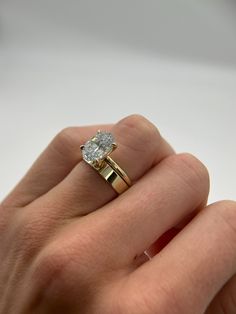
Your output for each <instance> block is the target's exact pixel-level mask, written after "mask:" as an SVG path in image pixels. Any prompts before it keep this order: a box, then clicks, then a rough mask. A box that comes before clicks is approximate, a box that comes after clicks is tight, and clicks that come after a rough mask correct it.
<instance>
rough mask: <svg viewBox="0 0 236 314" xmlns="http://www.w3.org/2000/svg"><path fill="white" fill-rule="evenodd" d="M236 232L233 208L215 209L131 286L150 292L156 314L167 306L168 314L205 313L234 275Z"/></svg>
mask: <svg viewBox="0 0 236 314" xmlns="http://www.w3.org/2000/svg"><path fill="white" fill-rule="evenodd" d="M235 226H236V203H235V202H233V201H224V202H218V203H215V204H212V205H210V206H208V207H207V208H205V210H203V211H201V212H200V213H199V214H198V215H197V216H196V217H195V218H194V219H193V220H192V221H191V222H190V224H189V225H187V226H186V227H185V228H184V229H183V231H182V232H180V233H179V234H178V235H177V236H176V237H175V238H174V239H173V240H172V241H171V242H170V243H169V244H168V245H167V246H166V248H165V249H164V250H163V251H162V252H161V253H160V254H159V255H157V256H156V257H154V258H153V259H152V260H151V261H150V262H149V263H146V264H145V265H143V266H142V267H141V268H139V269H138V270H137V271H136V272H134V273H133V280H134V281H135V282H136V281H138V282H139V284H140V285H141V286H139V289H143V290H144V291H149V293H150V295H149V297H150V300H152V304H153V306H154V308H155V307H156V308H155V310H154V311H153V312H154V313H155V311H156V312H158V308H159V307H160V306H161V304H160V303H162V305H163V304H165V306H167V302H168V311H169V312H170V313H172V312H171V309H175V311H174V310H173V312H174V313H193V314H195V313H196V314H197V313H204V312H205V310H206V308H207V306H208V305H209V303H210V302H211V300H212V299H213V297H214V296H215V295H216V294H217V292H218V291H219V290H220V289H221V288H222V287H223V286H224V285H225V283H226V282H228V280H230V278H231V277H232V276H233V275H234V274H235V272H236V228H235ZM143 278H145V281H143ZM157 296H159V297H157ZM154 304H155V305H154ZM168 311H167V312H168ZM163 312H165V310H164V309H163ZM169 312H168V313H169Z"/></svg>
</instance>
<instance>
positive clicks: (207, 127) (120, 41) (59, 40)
mask: <svg viewBox="0 0 236 314" xmlns="http://www.w3.org/2000/svg"><path fill="white" fill-rule="evenodd" d="M235 34H236V2H235V1H230V0H229V1H220V0H219V1H218V0H214V1H203V0H202V1H200V0H199V1H184V0H182V1H181V0H175V1H174V0H173V1H164V0H163V1H154V0H153V1H150V0H145V1H141V0H140V1H137V0H136V1H134V0H119V1H112V0H101V1H89V0H86V1H75V0H74V1H73V0H67V1H59V0H57V1H56V0H41V1H32V0H28V1H27V0H20V1H19V0H18V1H16V0H15V1H14V0H2V1H1V2H0V149H1V151H0V161H1V162H0V198H3V197H4V196H5V194H6V193H7V192H8V191H9V190H10V189H11V188H12V187H13V186H14V185H15V184H16V182H17V181H18V180H19V179H20V178H21V176H22V175H23V174H24V173H25V171H26V170H27V169H28V167H29V166H30V165H31V163H32V162H33V161H34V159H35V158H36V157H37V156H38V154H39V153H40V152H41V151H42V150H43V149H44V147H45V146H46V145H47V143H48V142H49V141H50V140H51V138H52V137H53V136H54V135H55V134H56V133H57V132H58V131H60V130H61V129H62V128H64V127H66V126H71V125H83V124H92V123H104V122H116V121H117V120H118V119H120V118H122V117H123V116H125V115H128V114H131V113H140V114H143V115H145V116H146V117H148V118H150V119H151V120H152V121H153V122H154V123H155V124H156V125H157V126H158V128H159V129H160V131H161V132H162V133H163V135H164V136H165V137H166V138H167V139H168V140H169V141H170V142H171V143H172V144H173V146H174V147H175V148H176V150H177V151H178V152H182V151H189V152H192V153H193V154H195V155H196V156H197V157H198V158H200V159H201V160H202V161H203V162H204V163H205V164H206V165H207V167H208V168H209V171H210V174H211V178H212V187H211V194H210V201H215V200H218V199H226V198H229V199H233V198H235V187H236V162H235V161H236V140H235V138H236V35H235ZM49 171H50V169H49Z"/></svg>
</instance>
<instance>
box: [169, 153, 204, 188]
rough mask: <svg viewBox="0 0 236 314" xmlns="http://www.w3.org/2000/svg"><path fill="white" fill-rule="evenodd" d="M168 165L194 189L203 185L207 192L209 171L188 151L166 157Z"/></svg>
mask: <svg viewBox="0 0 236 314" xmlns="http://www.w3.org/2000/svg"><path fill="white" fill-rule="evenodd" d="M166 160H167V163H168V165H169V166H170V167H171V168H172V169H174V171H175V172H177V174H178V175H179V176H180V177H181V178H183V179H184V181H186V183H187V184H188V185H190V186H192V187H193V188H194V189H199V188H202V187H204V189H205V190H206V188H207V193H208V192H209V185H210V183H209V182H210V179H209V172H208V170H207V168H206V166H205V165H204V164H203V163H202V162H201V161H200V160H199V159H197V158H196V157H195V156H193V155H192V154H189V153H182V154H176V155H171V156H169V157H167V158H166Z"/></svg>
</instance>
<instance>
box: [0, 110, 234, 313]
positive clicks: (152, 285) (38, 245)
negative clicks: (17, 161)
mask: <svg viewBox="0 0 236 314" xmlns="http://www.w3.org/2000/svg"><path fill="white" fill-rule="evenodd" d="M98 129H100V130H111V131H112V133H113V134H114V136H115V138H116V142H117V144H118V148H117V149H116V151H114V152H113V154H112V157H113V159H114V160H115V161H117V162H118V163H119V164H120V166H121V167H122V168H123V169H125V170H126V172H127V173H128V175H129V176H130V178H131V180H132V182H133V185H132V187H131V188H130V189H129V190H127V191H126V192H125V193H123V194H122V195H120V196H118V197H117V194H116V193H115V192H114V191H113V190H112V188H111V187H110V186H109V184H108V183H107V182H105V180H103V179H102V178H101V177H100V176H99V175H98V174H97V173H96V171H95V170H94V169H92V168H91V167H90V166H89V165H87V164H86V163H85V162H84V161H83V160H82V157H81V151H80V145H82V144H84V143H85V142H86V140H88V139H89V138H90V137H91V136H92V135H94V134H95V133H96V131H97V130H98ZM2 180H3V178H2ZM208 192H209V176H208V172H207V169H206V167H205V166H204V165H203V164H202V163H201V162H200V161H199V160H198V159H197V158H195V157H194V156H192V155H190V154H176V153H174V151H173V149H172V148H171V146H170V145H169V144H168V143H167V142H166V141H165V140H164V139H163V138H162V136H161V135H160V133H159V131H158V130H157V128H156V127H155V126H154V125H153V124H152V123H151V122H149V121H148V120H146V119H145V118H143V117H141V116H138V115H133V116H129V117H127V118H125V119H123V120H121V121H120V122H118V123H117V124H115V125H105V126H104V125H99V126H91V127H72V128H67V129H65V130H63V131H62V132H60V133H59V134H58V135H57V136H56V137H55V138H54V139H53V141H52V142H51V143H50V144H49V146H48V147H47V148H46V150H45V151H44V152H43V153H42V154H41V156H40V157H39V158H38V159H37V160H36V162H35V163H34V164H33V166H32V167H31V169H30V170H29V171H28V173H27V174H26V175H25V177H24V178H23V179H22V180H21V182H20V183H19V184H18V185H17V186H16V187H15V188H14V190H13V191H12V192H11V193H10V194H9V195H8V196H7V197H6V198H5V199H4V200H3V202H2V203H1V207H0V239H1V242H0V314H31V313H35V314H41V313H42V314H47V313H48V314H49V313H52V314H53V313H56V314H60V313H63V314H64V313H66V314H70V313H73V314H76V313H83V314H87V313H88V314H111V313H112V314H152V313H156V314H159V313H160V314H185V313H186V314H202V313H206V314H235V313H236V276H235V272H236V203H235V202H234V201H219V202H217V203H214V204H211V205H206V204H207V198H208ZM168 230H169V231H168ZM144 251H147V252H148V254H149V255H150V256H151V257H152V258H151V259H150V260H149V259H148V258H147V255H145V254H143V252H144Z"/></svg>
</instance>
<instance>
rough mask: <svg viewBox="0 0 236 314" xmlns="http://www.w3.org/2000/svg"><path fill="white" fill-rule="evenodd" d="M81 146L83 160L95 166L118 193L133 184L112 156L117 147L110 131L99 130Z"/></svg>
mask: <svg viewBox="0 0 236 314" xmlns="http://www.w3.org/2000/svg"><path fill="white" fill-rule="evenodd" d="M80 148H81V151H82V156H83V160H84V161H85V162H87V163H88V164H89V165H90V166H91V167H93V168H94V169H95V170H96V171H97V172H98V173H99V174H100V175H101V176H102V177H103V178H104V179H105V180H106V181H107V182H108V183H109V184H110V185H111V186H112V187H113V189H114V190H115V191H116V192H117V193H118V194H121V193H123V192H124V191H126V190H127V189H128V188H129V187H130V186H131V181H130V179H129V177H128V175H127V174H126V173H125V171H124V170H123V169H122V168H121V167H120V166H119V165H118V164H117V163H116V162H115V161H114V160H113V159H112V158H111V157H110V154H111V153H112V152H113V151H114V150H115V149H116V148H117V144H116V143H115V139H114V136H113V135H112V134H111V133H110V132H105V131H100V130H98V131H97V133H96V135H95V136H93V137H92V138H91V139H90V140H88V141H87V142H86V143H85V144H84V145H81V146H80Z"/></svg>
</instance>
